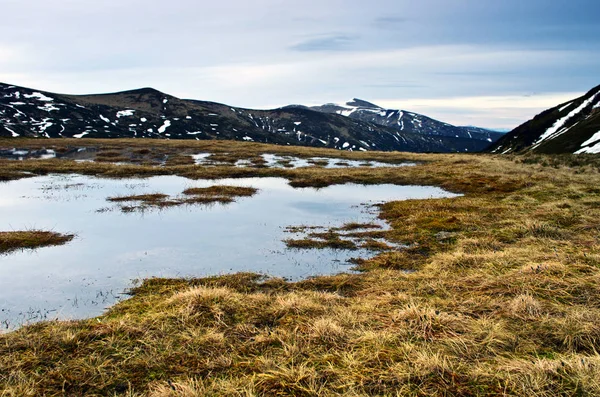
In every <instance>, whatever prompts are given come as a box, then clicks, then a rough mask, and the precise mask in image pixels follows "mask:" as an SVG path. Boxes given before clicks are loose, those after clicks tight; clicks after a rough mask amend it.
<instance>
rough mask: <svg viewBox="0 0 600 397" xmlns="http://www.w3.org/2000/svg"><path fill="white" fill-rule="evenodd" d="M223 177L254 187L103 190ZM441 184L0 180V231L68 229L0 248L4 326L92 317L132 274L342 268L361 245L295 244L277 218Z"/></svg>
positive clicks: (364, 205)
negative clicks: (51, 241) (119, 202)
mask: <svg viewBox="0 0 600 397" xmlns="http://www.w3.org/2000/svg"><path fill="white" fill-rule="evenodd" d="M218 184H227V185H236V186H251V187H255V188H258V189H259V192H258V193H257V194H256V195H255V196H253V197H249V198H239V199H237V201H236V202H235V203H232V204H227V205H221V204H216V205H209V206H206V205H204V206H202V205H191V206H184V207H175V208H167V209H164V210H154V211H149V212H143V213H140V212H133V213H123V212H121V211H120V210H119V208H118V206H115V205H112V204H111V203H109V202H107V201H106V199H107V197H110V196H121V195H134V194H144V193H165V194H169V195H172V196H176V195H178V194H181V192H182V191H183V190H184V189H186V188H189V187H207V186H211V185H218ZM452 196H454V195H453V194H451V193H448V192H446V191H444V190H442V189H440V188H436V187H424V186H395V185H371V186H362V185H355V184H346V185H335V186H330V187H327V188H322V189H313V188H302V189H295V188H292V187H290V186H289V185H288V183H287V181H286V180H285V179H281V178H246V179H224V180H218V181H205V180H198V181H195V180H189V179H186V178H182V177H177V176H157V177H152V178H147V179H102V178H94V177H88V176H80V175H48V176H43V177H35V178H29V179H22V180H18V181H11V182H6V183H1V184H0V230H2V231H11V230H24V229H42V230H51V231H56V232H59V233H75V234H76V235H77V237H76V238H75V239H74V240H73V241H71V242H70V243H68V244H67V245H64V246H59V247H48V248H41V249H38V250H35V251H19V252H16V253H12V254H8V255H2V256H0V322H2V324H3V326H4V328H14V327H15V326H17V325H20V324H23V323H27V322H34V321H39V320H45V319H55V318H59V319H71V318H83V317H90V316H96V315H99V314H101V313H102V311H103V310H104V309H105V308H106V307H108V306H110V305H112V304H114V303H115V302H116V301H118V300H119V299H121V298H122V297H123V295H122V293H123V292H124V291H125V290H126V289H127V288H128V287H130V286H132V285H133V284H132V283H133V280H135V279H143V278H147V277H199V276H206V275H216V274H223V273H232V272H240V271H251V272H257V273H264V274H267V275H271V276H280V277H286V278H289V279H292V280H297V279H302V278H305V277H309V276H313V275H322V274H332V273H339V272H342V271H349V269H350V266H349V264H348V263H347V261H348V259H350V258H352V257H358V256H360V257H367V256H370V255H373V253H371V252H367V251H360V250H359V251H343V250H316V249H314V250H313V249H311V250H294V249H287V248H286V246H285V244H284V243H283V242H282V240H284V239H286V238H290V237H293V236H291V235H290V234H289V233H286V232H285V228H286V227H287V226H298V225H317V226H325V227H334V226H341V225H343V224H344V223H348V222H373V221H374V220H376V218H377V210H376V209H375V208H373V207H372V206H371V205H369V204H375V203H380V202H383V201H392V200H404V199H414V198H418V199H425V198H435V197H452Z"/></svg>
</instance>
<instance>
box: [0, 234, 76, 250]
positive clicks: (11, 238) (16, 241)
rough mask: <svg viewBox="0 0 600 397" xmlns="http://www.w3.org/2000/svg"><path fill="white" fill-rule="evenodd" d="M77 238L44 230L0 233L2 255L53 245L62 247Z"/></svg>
mask: <svg viewBox="0 0 600 397" xmlns="http://www.w3.org/2000/svg"><path fill="white" fill-rule="evenodd" d="M73 237H75V236H74V235H72V234H60V233H55V232H48V231H42V230H27V231H15V232H0V254H7V253H11V252H14V251H17V250H23V249H35V248H40V247H48V246H53V245H62V244H66V243H67V242H69V241H71V240H72V239H73Z"/></svg>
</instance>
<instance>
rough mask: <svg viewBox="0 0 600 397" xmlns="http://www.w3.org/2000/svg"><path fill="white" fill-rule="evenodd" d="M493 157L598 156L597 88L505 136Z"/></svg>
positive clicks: (599, 108)
mask: <svg viewBox="0 0 600 397" xmlns="http://www.w3.org/2000/svg"><path fill="white" fill-rule="evenodd" d="M488 150H489V151H491V152H493V153H520V152H537V153H600V86H597V87H595V88H593V89H592V90H590V91H589V92H588V93H587V94H585V95H583V96H581V97H579V98H577V99H574V100H572V101H569V102H566V103H563V104H560V105H558V106H556V107H553V108H551V109H548V110H546V111H544V112H542V113H540V114H539V115H537V116H535V117H534V118H533V119H532V120H530V121H528V122H526V123H525V124H522V125H521V126H519V127H517V128H516V129H514V130H513V131H511V132H509V133H508V134H506V135H505V136H504V137H503V138H501V139H500V140H498V142H496V143H495V144H494V145H493V146H492V147H491V148H489V149H488Z"/></svg>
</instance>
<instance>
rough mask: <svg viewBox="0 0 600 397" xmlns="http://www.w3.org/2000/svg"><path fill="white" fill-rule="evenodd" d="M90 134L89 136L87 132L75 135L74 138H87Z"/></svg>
mask: <svg viewBox="0 0 600 397" xmlns="http://www.w3.org/2000/svg"><path fill="white" fill-rule="evenodd" d="M88 134H89V132H87V131H85V132H82V133H81V134H75V135H73V138H83V137H84V136H86V135H88Z"/></svg>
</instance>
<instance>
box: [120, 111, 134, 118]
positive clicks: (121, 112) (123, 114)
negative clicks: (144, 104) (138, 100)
mask: <svg viewBox="0 0 600 397" xmlns="http://www.w3.org/2000/svg"><path fill="white" fill-rule="evenodd" d="M134 113H135V110H121V111H119V112H117V118H118V119H120V118H121V117H129V116H133V114H134Z"/></svg>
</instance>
